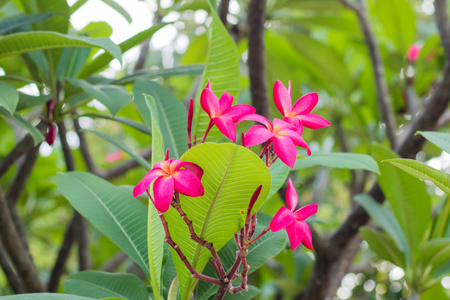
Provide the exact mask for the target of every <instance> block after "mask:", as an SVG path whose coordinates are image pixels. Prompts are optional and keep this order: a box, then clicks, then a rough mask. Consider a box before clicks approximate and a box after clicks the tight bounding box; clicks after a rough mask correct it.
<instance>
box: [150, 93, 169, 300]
mask: <svg viewBox="0 0 450 300" xmlns="http://www.w3.org/2000/svg"><path fill="white" fill-rule="evenodd" d="M145 98H146V99H145V101H147V103H148V105H149V110H150V114H151V117H152V132H153V138H152V165H155V164H156V163H157V162H160V161H163V160H164V149H163V139H162V133H161V126H160V123H161V121H160V118H159V113H158V109H157V108H156V101H155V99H154V98H153V97H152V96H148V95H145ZM147 218H148V219H147V229H148V231H147V243H148V257H149V264H150V274H151V282H152V288H153V297H155V299H157V300H159V299H161V298H162V297H161V271H162V265H163V256H164V240H165V237H166V235H165V233H164V228H163V226H162V223H161V220H160V218H159V213H158V211H157V210H156V208H155V206H154V205H153V203H152V201H151V200H150V199H149V201H148V215H147ZM175 297H176V295H175Z"/></svg>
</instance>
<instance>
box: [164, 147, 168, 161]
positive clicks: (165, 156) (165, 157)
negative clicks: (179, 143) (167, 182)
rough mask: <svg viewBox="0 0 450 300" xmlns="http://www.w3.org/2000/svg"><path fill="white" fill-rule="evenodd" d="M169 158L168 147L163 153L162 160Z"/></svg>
mask: <svg viewBox="0 0 450 300" xmlns="http://www.w3.org/2000/svg"><path fill="white" fill-rule="evenodd" d="M168 159H169V149H167V150H166V154H165V155H164V160H168Z"/></svg>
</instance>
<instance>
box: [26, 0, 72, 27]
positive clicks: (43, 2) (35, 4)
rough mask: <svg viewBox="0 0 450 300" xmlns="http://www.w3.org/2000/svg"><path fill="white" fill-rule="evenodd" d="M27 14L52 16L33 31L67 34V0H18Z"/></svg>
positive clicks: (68, 9)
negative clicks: (47, 14) (48, 14)
mask: <svg viewBox="0 0 450 300" xmlns="http://www.w3.org/2000/svg"><path fill="white" fill-rule="evenodd" d="M20 2H22V5H23V7H24V9H25V11H26V12H27V13H28V14H37V13H49V12H51V13H53V16H52V17H51V18H50V19H49V20H47V21H45V22H44V23H43V24H39V25H40V26H36V27H35V30H36V29H38V28H39V30H45V31H57V32H60V33H67V31H68V29H69V13H70V8H69V5H68V3H67V0H20Z"/></svg>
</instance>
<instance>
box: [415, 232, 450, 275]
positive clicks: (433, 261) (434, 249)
mask: <svg viewBox="0 0 450 300" xmlns="http://www.w3.org/2000/svg"><path fill="white" fill-rule="evenodd" d="M420 252H421V254H422V266H423V270H424V276H423V277H428V276H432V275H433V273H434V272H435V271H436V270H437V269H439V268H440V267H441V266H442V265H443V264H445V263H447V262H449V261H450V238H442V239H435V240H430V241H427V242H425V243H424V244H423V245H422V246H421V247H420ZM430 279H431V278H430Z"/></svg>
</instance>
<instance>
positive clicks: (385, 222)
mask: <svg viewBox="0 0 450 300" xmlns="http://www.w3.org/2000/svg"><path fill="white" fill-rule="evenodd" d="M355 202H356V203H358V204H359V205H360V206H361V207H362V208H364V210H365V211H366V212H367V213H368V214H369V216H370V217H371V218H372V219H374V220H375V221H376V222H377V223H378V224H379V225H380V226H381V227H382V228H383V229H384V230H385V231H386V232H387V233H388V234H389V236H390V237H391V238H393V239H394V241H395V243H396V244H397V247H398V249H399V250H400V251H401V252H403V253H404V254H405V257H406V261H407V262H408V263H411V250H410V248H409V247H410V246H409V245H408V241H407V239H406V236H405V234H404V233H403V231H402V228H401V227H400V224H399V223H398V221H397V220H396V219H395V217H394V216H393V214H392V212H391V211H390V210H387V209H386V208H384V207H382V206H381V205H380V204H378V203H377V202H375V200H373V198H372V197H370V196H369V195H365V194H361V195H356V196H355Z"/></svg>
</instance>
